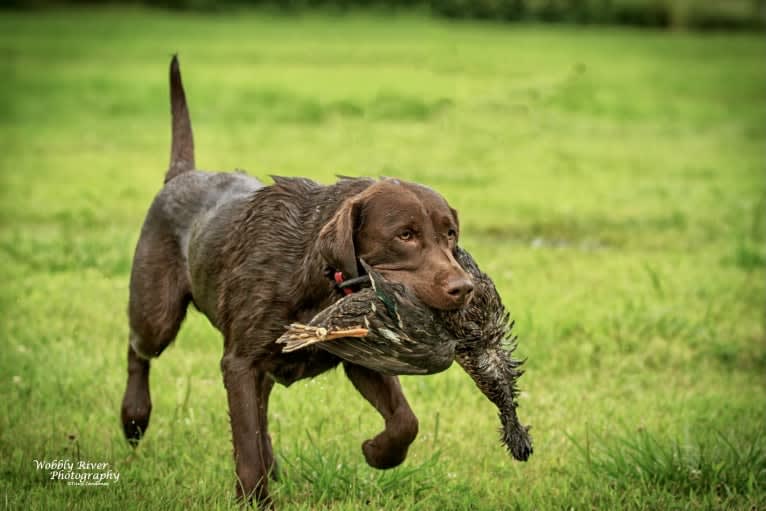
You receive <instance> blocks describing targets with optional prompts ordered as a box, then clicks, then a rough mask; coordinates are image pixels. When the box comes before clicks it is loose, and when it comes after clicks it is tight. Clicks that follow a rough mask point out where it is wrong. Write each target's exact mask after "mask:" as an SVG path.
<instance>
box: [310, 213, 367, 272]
mask: <svg viewBox="0 0 766 511" xmlns="http://www.w3.org/2000/svg"><path fill="white" fill-rule="evenodd" d="M359 207H360V206H359V202H358V201H356V200H354V199H353V198H352V199H348V200H346V202H344V203H343V205H342V206H341V207H340V209H339V210H338V211H337V212H336V213H335V215H334V216H333V217H332V218H331V219H330V221H329V222H327V223H326V224H325V226H324V227H322V230H321V231H320V232H319V241H318V243H319V253H320V254H322V257H324V259H325V261H327V263H328V264H329V266H330V267H332V268H333V269H335V270H339V271H342V272H343V275H344V276H345V277H346V278H354V277H358V276H359V272H358V271H357V264H356V249H355V247H354V232H355V230H356V227H357V220H358V219H359Z"/></svg>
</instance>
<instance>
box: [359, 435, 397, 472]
mask: <svg viewBox="0 0 766 511" xmlns="http://www.w3.org/2000/svg"><path fill="white" fill-rule="evenodd" d="M362 452H363V453H364V459H365V460H366V461H367V464H368V465H369V466H371V467H373V468H378V469H381V470H383V469H387V468H394V467H396V466H398V465H401V463H402V462H403V461H404V459H405V458H406V457H407V448H406V447H405V448H404V449H401V448H400V449H393V448H386V447H381V445H380V444H379V442H377V441H376V440H375V439H372V440H367V441H366V442H364V443H363V444H362Z"/></svg>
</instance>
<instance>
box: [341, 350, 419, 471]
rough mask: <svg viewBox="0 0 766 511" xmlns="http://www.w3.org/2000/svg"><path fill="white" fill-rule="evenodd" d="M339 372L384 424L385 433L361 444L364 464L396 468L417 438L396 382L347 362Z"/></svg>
mask: <svg viewBox="0 0 766 511" xmlns="http://www.w3.org/2000/svg"><path fill="white" fill-rule="evenodd" d="M343 368H344V369H345V370H346V375H347V376H348V378H349V379H350V380H351V383H353V384H354V387H356V389H357V390H358V391H359V392H360V393H361V394H362V395H363V396H364V398H365V399H367V401H369V402H370V404H372V406H374V407H375V408H376V409H377V410H378V412H380V414H381V415H382V416H383V419H384V420H385V421H386V429H384V430H383V431H382V432H380V433H379V434H378V435H377V436H376V437H375V438H372V439H370V440H367V441H365V442H364V443H363V444H362V451H363V452H364V458H365V459H366V460H367V464H368V465H370V466H372V467H375V468H392V467H395V466H397V465H399V464H400V463H401V462H403V461H404V458H405V457H406V456H407V449H408V448H409V446H410V444H411V443H412V442H413V440H415V437H416V436H417V434H418V419H417V417H415V414H414V413H413V412H412V409H411V408H410V405H409V403H407V399H406V398H405V397H404V394H403V393H402V387H401V385H400V384H399V378H397V377H396V376H386V375H383V374H380V373H378V372H375V371H372V370H371V369H367V368H365V367H361V366H358V365H354V364H350V363H348V362H344V363H343Z"/></svg>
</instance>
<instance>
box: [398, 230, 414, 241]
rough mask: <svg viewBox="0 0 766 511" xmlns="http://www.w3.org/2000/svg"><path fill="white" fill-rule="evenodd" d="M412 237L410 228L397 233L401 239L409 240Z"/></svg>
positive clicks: (412, 233)
mask: <svg viewBox="0 0 766 511" xmlns="http://www.w3.org/2000/svg"><path fill="white" fill-rule="evenodd" d="M414 237H415V233H414V232H412V229H405V230H403V231H402V232H400V233H399V239H400V240H402V241H410V240H411V239H413V238H414Z"/></svg>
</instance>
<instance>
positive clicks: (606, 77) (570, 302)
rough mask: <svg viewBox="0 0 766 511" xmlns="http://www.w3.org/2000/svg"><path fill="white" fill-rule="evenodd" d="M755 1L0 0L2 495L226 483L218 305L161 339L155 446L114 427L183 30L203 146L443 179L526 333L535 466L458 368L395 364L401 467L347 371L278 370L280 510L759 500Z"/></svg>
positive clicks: (693, 505)
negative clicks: (415, 422)
mask: <svg viewBox="0 0 766 511" xmlns="http://www.w3.org/2000/svg"><path fill="white" fill-rule="evenodd" d="M763 29H764V2H763V1H753V0H721V1H713V0H568V1H567V0H494V1H493V0H474V1H472V0H445V1H439V0H433V1H422V2H408V1H404V0H402V1H398V2H396V1H395V2H372V1H360V2H353V1H350V0H340V1H336V2H324V1H320V0H314V1H312V0H306V1H292V2H285V3H277V2H271V3H266V2H263V3H262V2H245V1H241V2H237V1H233V0H232V1H225V2H212V1H206V0H188V1H184V0H175V1H166V2H149V1H147V2H124V3H122V2H109V3H105V4H102V3H97V2H91V3H80V2H76V3H68V2H57V1H18V0H17V1H12V2H8V1H5V2H3V9H2V10H0V76H1V77H2V79H0V282H2V285H1V286H0V312H2V314H1V315H0V343H2V344H0V352H2V356H0V402H2V403H3V406H4V408H3V413H2V414H0V502H2V503H4V504H3V505H4V506H5V507H6V508H8V509H16V508H21V507H22V506H23V507H24V508H28V509H99V510H101V509H157V508H159V507H163V508H167V509H183V510H188V509H206V510H208V509H234V508H235V507H236V506H235V505H234V503H233V500H232V496H233V484H234V470H233V461H232V459H231V443H230V442H231V441H230V432H229V424H228V416H227V413H226V397H225V394H224V390H223V385H222V382H221V377H220V372H219V359H220V356H221V352H222V342H221V339H220V334H218V332H216V331H215V330H214V329H212V328H211V327H210V325H209V324H208V323H207V321H206V320H205V319H204V318H203V317H201V315H199V314H197V313H195V312H190V313H189V315H188V317H187V319H186V322H185V324H184V327H183V328H182V330H181V333H180V335H179V337H178V338H177V340H176V342H175V343H174V345H173V346H172V347H171V348H170V349H168V350H167V352H166V353H164V354H163V356H162V357H161V358H159V359H158V360H157V361H155V362H153V372H152V381H151V385H152V393H153V394H152V398H153V404H154V411H153V416H152V422H151V425H150V428H149V431H148V433H147V436H146V438H145V439H144V441H143V443H142V444H141V446H140V447H139V448H138V449H137V450H133V449H131V448H130V447H128V445H127V444H126V442H125V441H124V439H123V438H122V433H121V428H120V424H119V405H120V400H121V397H122V392H123V388H124V384H125V377H126V360H125V355H126V350H127V336H128V329H127V320H126V313H125V310H126V304H127V293H128V279H129V273H130V265H131V260H132V255H133V250H134V247H135V242H136V240H137V237H138V233H139V230H140V226H141V222H142V221H143V218H144V215H145V213H146V210H147V208H148V205H149V204H150V202H151V200H152V198H153V197H154V195H155V194H156V193H157V191H158V190H159V189H160V187H161V185H162V180H163V175H164V172H165V169H166V166H167V162H168V156H169V143H170V119H169V105H168V83H167V73H168V64H169V62H170V57H171V55H172V54H174V53H176V52H177V53H178V54H179V57H180V62H181V68H182V73H183V79H184V84H185V87H186V93H187V98H188V101H189V106H190V111H191V117H192V123H193V128H194V134H195V142H196V153H197V163H198V165H200V167H201V168H203V169H210V170H233V169H237V168H241V169H246V171H247V172H249V173H251V174H253V175H256V176H258V177H260V178H263V179H265V180H267V181H268V176H269V175H270V174H276V175H288V176H306V177H309V178H312V179H315V180H317V181H320V182H322V183H331V182H333V181H334V180H335V176H336V175H337V174H341V175H368V176H396V177H399V178H403V179H408V180H411V181H417V182H420V183H424V184H427V185H430V186H432V187H434V188H435V189H437V190H438V191H439V192H441V193H442V194H443V195H444V196H445V197H446V198H447V199H448V201H449V202H450V204H451V205H452V206H454V207H455V208H456V209H458V211H459V215H460V220H461V240H460V243H461V244H462V245H463V246H464V247H465V248H467V249H468V250H469V251H470V252H471V253H472V254H473V255H474V257H475V258H476V260H477V261H478V262H479V264H480V265H481V267H482V269H484V270H485V271H486V272H487V273H488V274H490V275H491V276H492V278H493V279H494V281H495V283H496V284H497V286H498V289H499V290H500V292H501V294H502V296H503V299H504V302H505V304H506V306H507V307H508V308H509V309H510V311H511V312H512V314H513V317H514V318H515V319H516V327H515V330H514V331H515V332H516V333H517V334H518V335H519V348H518V352H517V354H518V355H519V356H521V357H523V358H526V359H527V361H526V365H525V367H526V369H527V372H526V374H525V375H524V376H523V377H522V378H521V380H520V382H519V383H520V387H521V389H522V390H523V393H522V395H521V398H520V408H519V415H520V417H521V420H522V422H524V423H525V424H531V425H532V426H533V429H532V435H533V438H534V441H535V454H534V455H533V457H532V458H531V459H530V461H529V462H527V463H523V464H522V463H518V462H515V461H513V460H512V459H511V458H510V456H508V455H507V453H505V452H504V450H503V448H502V446H501V445H500V443H499V437H498V427H499V421H498V419H497V415H496V411H495V409H494V408H493V406H492V405H491V404H490V403H489V402H488V401H487V400H486V399H485V398H484V397H483V396H482V395H481V393H480V392H479V391H478V389H476V388H475V387H474V386H473V383H472V382H471V380H470V378H468V376H467V375H466V374H464V373H463V372H462V371H461V369H460V368H459V367H452V368H450V369H449V370H448V371H445V372H444V373H440V374H438V375H434V376H429V377H406V378H402V384H403V386H404V388H405V392H406V394H407V397H408V399H409V401H410V403H411V405H412V407H413V409H414V410H415V412H416V414H417V415H418V417H419V418H420V435H419V436H418V439H417V440H416V442H415V443H414V444H413V446H412V449H411V451H410V456H409V458H408V461H407V462H406V463H405V464H404V465H403V466H402V467H399V468H397V469H395V470H392V471H385V472H379V471H376V470H373V469H370V468H369V467H367V466H366V464H365V463H364V460H363V458H362V456H361V452H360V448H359V446H360V443H361V442H362V441H364V440H365V439H366V438H369V437H371V436H372V435H374V434H375V433H377V432H378V431H379V430H380V428H381V427H382V421H381V420H380V418H379V416H378V415H377V413H376V412H375V411H374V410H373V409H372V408H371V407H370V406H369V405H368V404H367V403H366V402H365V401H364V400H363V399H362V398H361V397H360V396H359V395H358V394H357V393H356V391H355V390H354V389H353V387H352V386H351V385H350V384H349V383H348V382H347V381H346V379H345V377H344V376H343V373H342V371H336V372H330V373H328V374H325V375H323V376H321V377H319V378H316V379H314V380H310V381H304V382H300V383H297V384H295V385H294V386H292V387H291V388H290V389H284V388H281V387H280V388H277V389H276V390H275V392H274V393H273V397H272V401H271V407H270V421H271V422H270V428H271V432H272V436H273V438H274V442H275V447H276V451H277V455H278V457H279V460H280V462H281V466H282V471H283V474H282V480H281V481H280V482H279V483H276V484H273V485H272V492H273V494H274V496H275V499H276V503H277V506H278V507H279V508H282V509H304V510H308V509H333V510H341V509H345V510H358V509H360V508H371V509H434V510H444V509H471V510H498V509H521V510H533V509H764V508H766V437H764V428H763V424H766V381H764V376H765V375H766V334H765V333H764V318H765V317H766V172H765V170H766V168H765V167H766V101H765V100H766V97H765V96H766V59H764V57H766V39H765V38H764V33H763ZM254 292H257V290H254ZM35 459H38V460H41V459H47V460H54V459H83V460H86V461H90V462H106V463H109V464H110V467H111V468H112V469H113V470H116V471H118V472H119V473H120V474H121V478H120V481H119V482H118V483H113V484H111V485H109V486H108V487H71V486H67V485H65V484H63V483H61V482H59V481H51V480H49V479H48V478H47V477H46V474H45V473H44V471H39V470H36V469H35V466H34V463H33V460H35Z"/></svg>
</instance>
